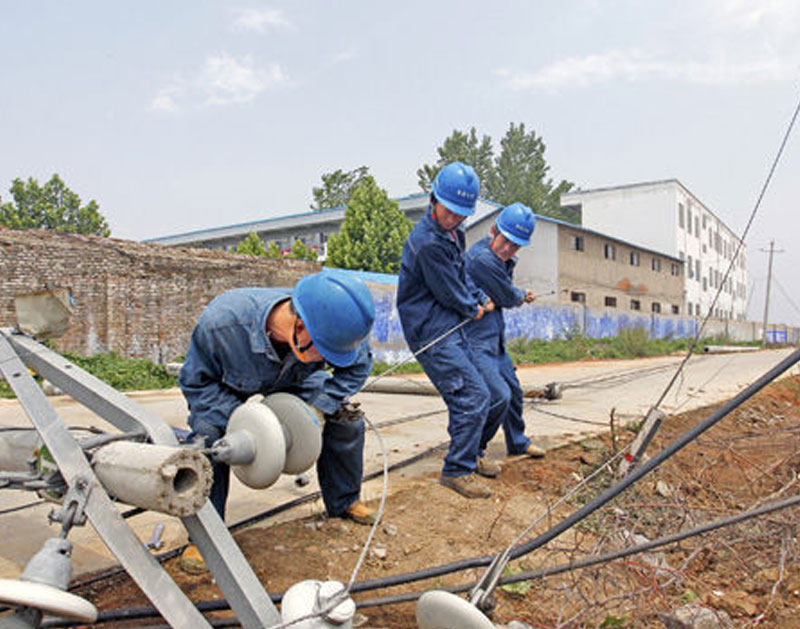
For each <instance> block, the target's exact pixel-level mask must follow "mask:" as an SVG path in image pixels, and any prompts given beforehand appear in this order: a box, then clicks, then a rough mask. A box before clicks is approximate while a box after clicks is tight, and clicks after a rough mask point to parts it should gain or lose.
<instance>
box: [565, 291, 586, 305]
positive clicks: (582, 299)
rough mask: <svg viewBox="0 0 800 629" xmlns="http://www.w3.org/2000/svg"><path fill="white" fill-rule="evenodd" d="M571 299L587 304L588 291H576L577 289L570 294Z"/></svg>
mask: <svg viewBox="0 0 800 629" xmlns="http://www.w3.org/2000/svg"><path fill="white" fill-rule="evenodd" d="M569 299H570V301H574V302H577V303H579V304H585V303H586V293H576V292H575V291H572V292H571V293H570V294H569Z"/></svg>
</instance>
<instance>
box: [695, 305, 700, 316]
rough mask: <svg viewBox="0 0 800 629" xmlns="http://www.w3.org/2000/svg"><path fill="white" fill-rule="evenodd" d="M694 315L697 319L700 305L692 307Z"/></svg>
mask: <svg viewBox="0 0 800 629" xmlns="http://www.w3.org/2000/svg"><path fill="white" fill-rule="evenodd" d="M694 313H695V314H696V315H697V316H698V317H699V316H700V304H695V305H694Z"/></svg>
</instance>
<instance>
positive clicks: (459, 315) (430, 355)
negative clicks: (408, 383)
mask: <svg viewBox="0 0 800 629" xmlns="http://www.w3.org/2000/svg"><path fill="white" fill-rule="evenodd" d="M479 189H480V182H479V181H478V177H477V175H476V174H475V171H474V170H473V169H472V168H471V167H470V166H467V165H465V164H462V163H460V162H453V163H451V164H448V165H447V166H445V167H444V168H443V169H442V170H441V171H440V172H439V174H438V175H437V176H436V178H435V179H434V181H433V185H432V188H431V197H430V205H429V207H428V210H427V212H426V213H425V215H424V216H423V217H422V218H421V219H420V221H419V222H418V223H417V224H416V225H415V226H414V228H413V229H412V230H411V233H410V234H409V236H408V239H407V240H406V242H405V244H404V245H403V255H402V260H401V266H400V277H399V280H398V286H397V310H398V313H399V315H400V322H401V324H402V326H403V333H404V335H405V338H406V342H407V343H408V346H409V348H410V349H411V351H412V352H414V353H415V354H417V360H419V362H420V364H421V365H422V368H423V369H424V370H425V373H426V374H427V375H428V377H429V378H430V380H431V382H432V383H433V385H434V386H435V387H436V389H437V391H438V392H439V393H440V394H441V396H442V398H443V399H444V401H445V403H446V404H447V409H448V411H449V420H448V425H447V430H448V433H449V435H450V447H449V449H448V451H447V455H446V456H445V459H444V465H443V467H442V474H441V477H440V482H441V483H442V484H443V485H445V486H447V487H450V488H451V489H454V490H455V491H457V492H458V493H460V494H461V495H463V496H465V497H467V498H486V497H488V496H490V495H491V490H490V489H489V487H488V486H486V485H485V484H484V483H482V482H481V481H480V479H478V478H477V477H476V472H481V471H485V470H482V468H480V467H479V462H478V460H477V459H478V449H479V445H480V441H481V435H482V432H483V431H484V429H485V428H486V417H487V413H488V410H489V389H488V387H487V385H486V382H485V381H484V379H483V376H482V375H481V373H480V372H479V370H478V369H477V368H476V366H475V358H474V356H473V353H472V349H471V347H470V343H469V339H468V338H467V335H466V333H465V331H464V328H463V327H461V328H459V329H457V330H455V331H454V332H452V333H450V334H447V333H448V332H451V331H452V330H453V329H454V328H456V327H457V326H458V325H459V324H460V323H462V322H465V321H469V320H471V319H480V318H481V317H482V316H483V315H484V313H485V312H488V311H491V310H492V308H493V307H494V305H493V303H492V301H491V299H489V298H488V297H487V296H486V294H485V293H484V292H483V291H481V290H479V289H478V288H477V287H475V285H474V284H472V282H471V281H470V280H469V278H468V277H467V275H466V270H465V267H464V250H465V239H464V231H463V229H459V226H460V225H461V223H462V222H463V221H464V219H465V218H466V217H467V216H470V215H472V214H473V213H474V212H475V203H476V201H477V199H478V191H479ZM445 334H447V335H446V336H444V338H442V339H441V340H439V341H438V342H436V343H435V344H434V345H432V346H431V347H430V349H427V350H425V351H421V350H422V349H423V348H424V347H425V346H426V345H428V344H430V342H431V341H434V340H436V339H438V338H440V337H442V336H443V335H445ZM490 472H491V471H490ZM487 475H489V476H492V475H496V474H491V473H489V474H487Z"/></svg>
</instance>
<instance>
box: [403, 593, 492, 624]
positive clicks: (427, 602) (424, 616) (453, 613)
mask: <svg viewBox="0 0 800 629" xmlns="http://www.w3.org/2000/svg"><path fill="white" fill-rule="evenodd" d="M417 624H418V625H419V629H465V628H466V627H469V628H470V629H494V623H493V622H492V621H491V620H489V619H488V618H487V617H486V616H485V615H484V614H483V612H481V610H479V609H478V608H477V607H475V606H474V605H470V604H469V602H468V601H466V600H464V599H463V598H461V597H460V596H456V595H455V594H452V593H450V592H445V591H443V590H431V591H430V592H425V594H423V595H422V596H420V597H419V600H418V601H417Z"/></svg>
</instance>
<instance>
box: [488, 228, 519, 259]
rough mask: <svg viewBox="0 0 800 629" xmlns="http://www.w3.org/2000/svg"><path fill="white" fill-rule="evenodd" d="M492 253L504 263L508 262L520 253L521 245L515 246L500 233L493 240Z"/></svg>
mask: <svg viewBox="0 0 800 629" xmlns="http://www.w3.org/2000/svg"><path fill="white" fill-rule="evenodd" d="M492 251H494V253H495V255H496V256H497V257H498V258H500V259H501V260H502V261H503V262H508V261H509V260H510V259H511V258H513V257H514V256H515V255H516V254H517V251H519V245H515V244H514V243H513V242H511V241H510V240H509V239H508V238H506V237H505V236H503V234H500V233H498V234H496V235H495V236H494V238H492Z"/></svg>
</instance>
